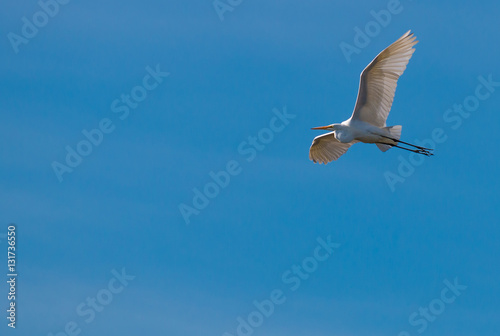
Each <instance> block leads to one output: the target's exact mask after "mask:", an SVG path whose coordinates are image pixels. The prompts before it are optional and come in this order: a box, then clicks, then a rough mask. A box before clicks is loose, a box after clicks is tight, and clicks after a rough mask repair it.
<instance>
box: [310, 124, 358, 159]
mask: <svg viewBox="0 0 500 336" xmlns="http://www.w3.org/2000/svg"><path fill="white" fill-rule="evenodd" d="M354 143H355V141H353V142H349V143H342V142H340V141H338V140H337V139H336V138H335V135H334V132H330V133H326V134H323V135H320V136H317V137H315V138H314V140H313V143H312V145H311V148H310V149H309V159H310V160H312V161H313V162H314V163H324V164H327V163H328V162H330V161H335V160H337V159H338V158H339V157H341V156H342V154H344V153H345V152H347V150H348V149H349V147H351V146H352V145H353V144H354Z"/></svg>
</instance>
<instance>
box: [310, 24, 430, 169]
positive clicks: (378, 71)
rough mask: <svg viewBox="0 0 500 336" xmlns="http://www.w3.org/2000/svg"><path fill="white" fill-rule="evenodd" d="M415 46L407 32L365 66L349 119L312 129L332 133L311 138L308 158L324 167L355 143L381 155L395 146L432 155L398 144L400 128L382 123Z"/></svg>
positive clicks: (423, 149) (426, 149)
mask: <svg viewBox="0 0 500 336" xmlns="http://www.w3.org/2000/svg"><path fill="white" fill-rule="evenodd" d="M417 43H418V41H416V37H415V36H414V35H413V33H411V32H410V31H408V32H407V33H406V34H404V35H403V36H401V37H400V38H399V39H398V40H396V41H395V42H394V43H393V44H391V45H390V46H388V47H387V48H385V49H384V50H383V51H382V52H381V53H380V54H378V55H377V57H375V58H374V59H373V61H371V63H370V64H368V66H367V67H366V68H365V69H364V70H363V72H362V73H361V78H360V83H359V91H358V98H357V100H356V105H355V107H354V111H353V113H352V116H351V117H350V118H349V119H347V120H346V121H344V122H342V123H340V124H331V125H328V126H322V127H314V128H312V129H314V130H328V131H332V132H330V133H326V134H323V135H320V136H317V137H316V138H314V140H313V143H312V145H311V148H310V149H309V159H311V160H312V161H314V162H315V163H316V162H319V163H324V164H327V163H328V162H331V161H332V160H337V159H338V158H339V157H340V156H342V155H343V154H344V153H345V152H346V151H347V150H348V149H349V147H351V146H352V145H353V144H355V143H357V142H364V143H374V144H376V145H377V147H378V148H379V149H380V150H381V151H382V152H385V151H387V150H389V149H390V148H392V147H398V148H401V149H404V150H408V151H411V152H414V153H418V154H422V155H426V156H431V155H433V154H432V152H431V151H432V149H429V148H425V147H421V146H416V145H412V144H410V143H407V142H404V141H401V140H400V137H401V129H402V126H401V125H397V126H389V127H387V126H386V124H385V123H386V120H387V116H388V115H389V112H390V110H391V106H392V101H393V100H394V94H395V92H396V86H397V83H398V79H399V76H401V75H402V74H403V72H404V71H405V69H406V65H407V64H408V61H409V60H410V58H411V56H412V55H413V52H414V51H415V49H414V48H413V46H414V45H415V44H417ZM401 144H404V145H407V146H410V148H407V147H403V146H401Z"/></svg>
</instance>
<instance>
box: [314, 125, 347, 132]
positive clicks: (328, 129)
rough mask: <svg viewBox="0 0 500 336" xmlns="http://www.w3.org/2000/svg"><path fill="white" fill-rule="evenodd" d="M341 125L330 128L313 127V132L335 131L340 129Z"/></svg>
mask: <svg viewBox="0 0 500 336" xmlns="http://www.w3.org/2000/svg"><path fill="white" fill-rule="evenodd" d="M339 126H340V124H331V125H328V126H320V127H313V128H311V129H313V130H325V131H335V130H338V129H339Z"/></svg>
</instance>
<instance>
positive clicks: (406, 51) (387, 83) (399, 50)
mask: <svg viewBox="0 0 500 336" xmlns="http://www.w3.org/2000/svg"><path fill="white" fill-rule="evenodd" d="M417 42H418V41H415V36H414V35H413V34H412V33H410V32H407V33H406V34H404V35H403V36H401V37H400V38H399V39H398V40H397V41H396V42H394V43H393V44H391V45H390V46H388V47H387V48H385V49H384V50H383V51H382V52H381V53H380V54H378V56H377V57H375V59H374V60H373V61H372V62H371V63H370V64H369V65H368V66H367V67H366V68H365V70H363V72H362V73H361V78H360V83H359V91H358V99H357V101H356V106H355V107H354V112H353V115H352V117H351V118H352V119H353V120H361V121H364V122H367V123H370V124H372V125H375V126H377V127H384V126H385V121H386V120H387V116H388V115H389V111H390V110H391V106H392V101H393V99H394V93H395V92H396V86H397V83H398V79H399V76H401V75H402V74H403V72H404V71H405V69H406V65H407V64H408V61H409V60H410V58H411V56H412V55H413V52H414V51H415V49H414V48H413V46H414V45H415V44H417Z"/></svg>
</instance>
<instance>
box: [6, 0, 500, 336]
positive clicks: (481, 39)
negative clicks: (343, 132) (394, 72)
mask: <svg viewBox="0 0 500 336" xmlns="http://www.w3.org/2000/svg"><path fill="white" fill-rule="evenodd" d="M233 3H235V2H233ZM389 3H391V1H385V0H384V1H356V2H347V1H346V2H343V3H339V2H335V1H314V2H307V1H243V2H241V4H239V5H237V6H236V7H235V8H233V10H232V11H228V12H225V13H224V20H223V21H221V20H220V18H219V16H218V14H217V12H216V10H215V9H214V7H213V3H212V2H211V1H198V0H193V1H189V2H188V3H187V2H184V1H168V2H166V1H146V2H141V3H138V2H133V1H120V2H117V1H111V2H106V3H102V2H97V1H86V2H79V1H70V2H69V3H67V4H64V5H63V4H61V5H59V11H58V13H57V14H55V15H54V17H48V16H47V18H48V22H47V23H46V24H45V25H43V26H42V27H40V28H39V31H38V33H37V34H36V36H34V37H32V38H29V39H27V43H25V44H20V45H18V52H17V53H16V52H15V48H13V46H12V43H11V42H10V41H9V38H8V34H9V33H14V34H17V35H19V36H21V35H22V28H23V24H24V23H23V21H22V18H23V17H27V19H28V20H29V21H31V22H32V21H33V15H34V14H36V13H37V12H38V11H40V5H39V4H38V3H37V2H36V1H22V2H19V3H13V2H12V3H8V4H6V3H5V4H2V5H1V6H2V10H1V11H0V13H1V14H0V18H1V20H0V31H1V36H3V37H2V38H1V39H0V48H1V50H2V52H1V53H0V59H1V61H2V62H1V63H0V64H1V65H0V69H1V73H2V76H0V88H1V90H0V95H1V100H0V101H1V103H0V113H1V114H0V116H1V119H0V132H1V134H2V139H3V141H2V142H1V144H0V153H1V157H2V162H3V164H2V165H1V166H0V169H1V174H0V176H1V179H0V199H1V202H0V214H1V224H0V228H1V232H0V234H6V233H7V226H8V224H9V223H16V224H17V236H16V237H17V264H18V266H17V268H18V274H19V275H18V278H17V281H18V288H17V290H18V292H17V301H16V305H17V308H18V310H17V319H18V320H17V324H16V329H19V330H17V331H13V330H12V329H11V328H9V327H7V320H6V319H5V316H6V315H7V313H6V312H5V309H7V305H8V300H7V293H8V288H7V284H6V283H5V282H2V285H0V306H1V307H2V311H3V312H4V313H2V314H3V315H2V318H1V320H2V321H3V322H2V323H1V325H0V330H1V334H2V335H11V334H14V333H17V334H18V335H28V334H30V335H34V334H37V335H50V334H53V335H58V336H61V335H69V333H66V332H65V333H64V334H63V333H62V332H63V331H64V329H65V328H69V330H72V329H71V328H77V330H79V333H78V334H81V335H109V334H114V335H140V334H148V333H151V334H153V333H154V334H162V335H179V336H184V335H186V336H191V335H224V333H228V334H229V335H238V327H239V323H240V322H239V321H241V320H239V319H238V318H239V317H241V318H242V319H243V320H247V318H248V316H249V314H251V313H252V312H253V311H255V310H256V307H255V305H254V304H253V302H254V301H255V300H257V301H258V302H262V301H264V300H269V299H270V296H271V292H273V291H274V290H278V291H281V292H282V295H283V296H284V297H285V298H286V300H285V301H284V302H283V303H281V304H275V306H274V312H273V313H272V314H270V316H268V317H263V320H262V323H260V324H259V325H258V326H257V327H254V328H252V329H253V333H252V334H253V335H263V336H265V335H274V336H279V335H291V336H295V335H317V336H327V335H328V336H330V335H340V336H351V335H371V336H373V335H401V336H405V335H418V334H419V329H420V327H422V326H423V325H424V324H425V325H426V328H425V330H422V333H425V334H426V335H429V336H430V335H497V334H498V331H499V329H500V322H499V321H500V318H499V317H500V309H499V306H498V297H499V295H500V286H499V284H500V271H499V270H498V267H496V265H497V262H498V258H497V256H498V253H499V252H500V249H499V247H498V240H499V238H500V229H499V228H498V220H497V218H498V216H499V210H498V206H497V203H498V202H497V201H496V199H497V196H498V188H499V182H500V178H499V176H498V158H497V157H498V156H497V153H498V148H497V143H496V140H497V138H496V132H495V129H494V127H495V125H496V124H498V123H499V122H500V116H499V114H498V105H499V103H500V86H496V87H495V86H491V87H490V89H491V91H488V89H487V88H486V87H484V85H483V87H482V88H480V91H479V92H480V94H482V95H483V96H484V95H487V94H489V95H488V97H487V98H484V99H478V98H477V91H476V89H477V88H478V85H481V83H482V82H481V80H480V79H479V78H485V79H488V77H489V76H490V78H491V80H492V81H493V82H500V71H499V68H498V59H500V47H499V45H500V44H499V40H498V34H497V32H496V29H497V27H498V14H499V11H500V4H499V3H498V2H497V1H484V2H482V3H481V5H480V6H479V5H476V4H474V3H472V2H466V1H447V0H446V1H440V2H438V3H436V2H431V1H409V0H401V2H400V4H399V7H398V8H400V9H401V10H400V11H399V12H398V13H397V14H392V16H391V19H390V22H388V24H387V25H386V27H382V28H381V29H380V31H379V32H377V33H376V34H373V35H374V36H373V37H372V38H371V39H370V42H369V43H368V45H367V46H365V47H363V48H360V50H359V53H358V54H353V55H352V57H351V62H348V61H347V60H346V58H345V57H344V55H343V53H342V51H341V49H340V47H339V45H340V44H341V43H342V42H345V43H349V44H351V45H354V37H355V32H354V28H355V27H360V28H361V29H364V28H365V26H366V24H368V23H369V22H370V21H373V20H374V18H373V16H372V14H370V13H371V11H376V12H379V11H380V10H383V9H387V7H388V4H389ZM41 18H42V19H43V17H41ZM409 29H411V30H412V31H413V32H414V33H415V34H416V36H417V37H418V39H419V41H420V43H419V44H417V46H416V52H415V54H414V55H413V58H412V59H411V61H410V63H409V65H408V68H407V70H406V72H405V73H404V75H403V76H402V77H401V79H400V81H399V86H398V89H397V92H396V98H395V100H394V104H393V108H392V112H391V114H390V116H389V119H388V124H389V125H403V135H402V138H403V139H406V140H407V141H410V142H412V141H417V140H424V139H431V138H432V134H433V132H438V133H439V134H440V139H441V141H440V142H439V143H436V145H435V153H436V155H435V156H434V157H432V158H426V159H425V160H424V161H423V163H421V164H418V165H416V164H411V163H410V164H411V167H410V168H408V167H406V168H407V170H409V172H408V173H407V174H405V175H404V176H402V175H401V171H402V170H401V169H403V168H400V165H401V162H403V161H408V162H409V160H410V157H409V155H408V154H407V152H404V151H399V150H397V149H393V150H390V151H388V152H386V153H382V152H380V151H379V150H378V149H377V148H376V147H375V146H373V145H356V146H353V147H352V148H351V149H350V150H349V151H348V152H347V153H346V154H345V155H344V156H343V157H341V158H340V159H339V160H338V161H336V162H334V163H331V164H328V165H326V166H324V165H317V164H313V163H312V162H311V161H309V159H308V150H309V146H310V144H311V141H312V139H313V137H314V136H316V135H318V134H319V133H318V132H317V131H311V130H310V128H311V127H314V126H321V125H326V124H329V123H333V122H341V121H343V120H345V119H347V118H348V117H349V116H350V114H351V112H352V108H353V106H354V102H355V98H356V93H357V87H358V80H359V74H360V72H361V71H362V69H363V68H364V67H365V66H366V65H367V64H368V63H369V62H370V61H371V60H372V59H373V57H374V56H375V55H376V54H378V53H379V52H380V51H381V50H382V49H383V48H385V47H386V46H388V45H389V44H390V43H392V42H393V41H395V40H396V39H397V38H398V37H400V36H401V35H402V34H404V33H405V32H406V31H407V30H409ZM148 67H149V69H150V70H151V69H156V67H158V69H159V71H161V72H168V73H169V75H168V76H165V77H161V83H158V85H157V86H156V87H155V88H154V89H151V90H144V89H141V87H144V84H143V83H144V82H143V81H144V78H145V76H146V75H148V73H150V72H148V70H147V68H148ZM481 76H482V77H481ZM147 81H149V82H147V83H149V85H152V84H153V83H154V82H153V80H152V77H150V78H149V79H147ZM138 87H139V88H138ZM141 90H142V91H141ZM134 92H135V93H134ZM141 92H142V93H143V92H146V94H147V97H146V98H145V99H144V100H142V101H140V102H139V103H138V105H137V107H136V108H129V114H128V115H127V116H126V118H123V120H122V119H120V116H121V115H122V114H120V113H116V112H115V111H113V109H112V108H111V105H112V103H113V102H114V101H115V100H116V99H118V100H120V99H121V97H122V95H131V94H132V93H134V94H135V95H136V96H137V95H139V94H141ZM474 97H476V98H474ZM475 103H477V105H474V104H475ZM120 104H122V105H120V106H124V105H123V104H124V103H120ZM454 104H462V105H463V104H469V105H467V106H469V110H470V112H469V114H468V115H467V117H464V116H461V115H460V114H459V113H458V112H454V111H453V106H454ZM449 109H452V110H451V111H448V110H449ZM273 110H274V112H273ZM276 110H277V111H281V112H280V113H283V111H284V110H286V113H288V114H290V115H293V116H294V117H293V118H290V119H289V120H288V121H289V122H288V124H286V125H284V127H283V129H282V130H281V131H279V132H273V133H272V137H273V139H272V140H270V141H269V142H268V143H266V144H265V145H264V146H263V147H264V148H261V150H259V151H256V155H255V157H254V158H253V159H252V160H247V158H248V154H247V155H242V153H241V150H238V148H239V146H240V145H241V144H242V143H243V142H245V141H246V142H248V141H249V140H248V137H249V136H257V137H258V135H259V134H264V133H265V132H266V131H263V129H266V128H269V127H270V123H272V122H273V118H275V116H276ZM447 111H448V112H447ZM466 112H467V111H465V112H463V113H464V115H466V114H465V113H466ZM103 120H104V122H105V123H106V122H108V127H112V128H113V129H112V131H110V130H109V129H108V133H103V135H102V139H101V140H100V142H98V145H93V146H92V149H91V151H92V152H91V154H90V155H88V156H85V157H83V158H82V160H81V163H80V164H79V165H77V166H76V167H73V168H72V172H67V173H64V174H63V175H62V181H61V182H60V181H59V180H58V177H57V174H56V173H55V172H54V169H53V162H55V161H57V162H59V163H61V164H64V165H66V164H67V163H66V162H65V160H66V155H67V149H66V148H67V146H69V147H71V148H72V149H75V148H76V147H77V145H78V143H80V142H81V141H83V140H85V136H84V135H83V134H82V131H83V130H87V131H90V130H93V129H95V128H98V127H99V125H100V123H101V122H102V121H103ZM458 120H460V121H458ZM459 122H460V125H458V123H459ZM109 123H110V124H109ZM274 123H275V124H276V125H280V124H279V122H277V121H274ZM109 125H111V126H109ZM436 130H437V131H436ZM268 134H269V133H268ZM98 138H99V137H98ZM82 146H83V145H82ZM243 146H246V145H243ZM228 162H236V163H237V164H238V167H239V170H238V171H239V173H237V174H234V175H231V180H230V182H229V183H228V184H227V186H226V187H224V188H219V189H220V190H219V191H218V192H216V195H215V197H214V198H212V199H210V200H209V204H208V205H207V206H206V207H205V208H203V209H201V210H199V213H198V214H195V215H192V216H190V217H189V221H190V223H189V225H186V222H185V220H184V218H183V215H182V214H181V212H180V211H179V206H180V205H181V204H186V205H187V206H191V207H192V206H193V197H194V192H193V189H194V188H197V189H198V190H203V188H205V186H206V185H207V184H209V183H211V182H212V178H211V177H210V172H215V173H217V172H219V171H222V170H225V169H226V166H227V164H228ZM68 168H69V167H68ZM403 173H404V172H403ZM388 174H394V175H397V176H399V182H397V183H395V184H394V183H393V184H392V188H391V185H390V184H389V183H388V182H387V180H386V178H387V175H388ZM318 239H320V240H321V239H323V240H325V241H326V240H327V239H331V241H332V242H335V243H337V244H340V246H339V247H338V248H336V249H335V251H334V252H333V253H332V254H331V255H328V258H327V259H326V260H323V261H318V260H317V259H315V260H316V262H317V266H316V267H314V269H313V270H311V272H310V273H308V274H307V279H302V280H301V282H300V285H299V286H298V288H296V290H291V285H290V283H287V282H286V279H285V280H284V279H283V276H284V274H285V273H286V272H287V271H291V270H292V267H293V265H299V266H302V267H303V265H304V264H303V263H304V262H305V263H306V264H307V263H308V262H309V263H310V262H313V261H312V259H311V258H314V256H315V251H317V249H318V248H319V246H321V245H320V244H319V243H318ZM0 248H1V249H2V250H3V251H4V252H2V253H1V254H2V255H4V256H5V255H6V252H5V251H6V248H7V244H6V239H5V237H4V236H2V235H0ZM325 251H327V250H322V252H321V253H326V252H325ZM3 264H4V265H5V264H6V259H4V262H3ZM309 265H310V264H309ZM117 272H118V273H121V272H125V273H126V274H127V275H128V277H129V278H128V279H129V280H124V279H123V276H121V280H122V281H123V282H125V283H126V285H123V282H120V279H118V280H113V279H117V278H116V273H117ZM292 272H293V271H292ZM2 273H5V274H7V270H6V268H5V267H4V268H3V271H2ZM286 274H289V273H286ZM5 278H6V277H5ZM132 278H133V279H132ZM285 278H286V276H285ZM288 279H289V278H288ZM457 279H458V280H457ZM446 281H448V283H453V282H454V281H458V283H459V284H460V286H466V289H462V291H461V292H460V295H455V294H453V295H455V296H454V297H453V302H450V303H446V302H445V303H443V302H444V301H443V297H442V292H443V290H445V288H448V290H447V293H448V294H447V295H448V296H447V297H446V296H445V300H448V301H451V298H450V297H451V295H452V293H453V291H452V290H451V289H449V287H447V286H446V284H445V282H446ZM110 286H111V287H110ZM113 286H114V287H113ZM110 288H111V289H115V291H116V292H117V293H114V294H112V297H109V295H108V294H109V293H111V289H110ZM460 288H462V287H460ZM118 289H119V290H118ZM455 290H456V288H455ZM106 295H108V296H106ZM95 297H97V298H98V300H99V298H100V300H101V301H102V302H104V301H105V303H106V304H101V306H99V310H100V311H97V309H94V314H95V316H94V317H93V318H92V319H91V321H89V322H86V320H88V319H89V318H90V316H91V313H88V314H87V315H85V314H81V313H80V314H79V313H78V311H77V308H78V307H79V306H81V304H82V303H83V304H84V307H85V309H87V311H88V309H89V308H88V307H89V306H85V304H86V302H87V298H91V299H92V298H95ZM446 298H448V299H446ZM429 305H431V308H430V309H431V312H432V311H434V313H436V311H439V314H437V313H436V314H434V315H433V316H431V317H430V318H426V320H425V321H426V322H422V321H424V320H423V319H424V318H425V317H422V316H424V315H422V313H421V310H420V309H421V307H423V309H425V308H426V307H427V308H429ZM415 313H416V314H418V317H417V318H415V315H412V314H415ZM254 316H255V314H254ZM411 316H413V321H414V323H413V324H411V323H410V322H409V319H411ZM431 320H432V321H431ZM418 321H420V322H418ZM72 322H73V324H71V323H72ZM247 323H248V322H247ZM68 324H69V327H68ZM239 331H240V332H241V328H240V330H239ZM247 331H248V330H247ZM58 333H59V334H58Z"/></svg>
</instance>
